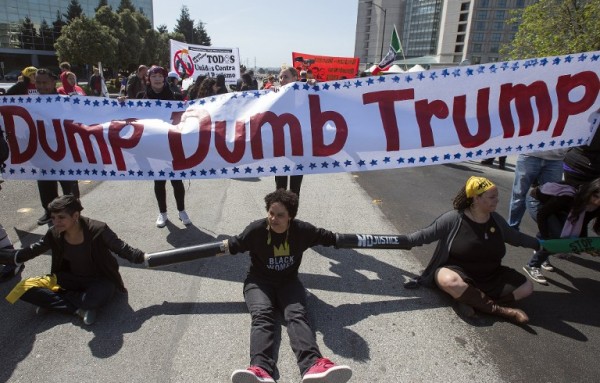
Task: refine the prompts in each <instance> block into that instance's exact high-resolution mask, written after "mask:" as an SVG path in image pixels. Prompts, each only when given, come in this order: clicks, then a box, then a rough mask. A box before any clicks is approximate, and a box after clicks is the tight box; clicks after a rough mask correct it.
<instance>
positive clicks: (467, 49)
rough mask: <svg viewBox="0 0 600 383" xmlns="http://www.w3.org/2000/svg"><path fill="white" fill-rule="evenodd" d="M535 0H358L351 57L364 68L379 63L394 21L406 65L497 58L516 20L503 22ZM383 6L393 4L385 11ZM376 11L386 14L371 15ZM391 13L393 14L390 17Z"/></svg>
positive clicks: (479, 61) (474, 61) (443, 64)
mask: <svg viewBox="0 0 600 383" xmlns="http://www.w3.org/2000/svg"><path fill="white" fill-rule="evenodd" d="M535 2H536V0H395V1H394V0H374V1H359V4H358V20H357V27H356V28H357V29H356V43H355V56H356V57H359V58H360V60H361V63H363V64H364V66H362V67H363V68H365V67H368V66H369V65H370V64H373V63H378V62H379V60H380V58H381V53H380V52H381V47H380V46H374V44H375V45H377V44H381V43H382V42H383V45H384V49H383V51H384V52H385V51H387V49H388V46H389V41H390V37H391V31H392V29H391V28H392V26H393V24H396V30H397V31H398V35H399V36H400V41H401V42H402V48H403V55H404V56H398V57H397V59H398V60H399V61H401V63H406V64H408V65H414V64H421V65H429V66H434V67H435V66H438V67H439V66H451V65H458V64H460V63H462V62H464V63H473V64H479V63H487V62H496V61H499V60H502V57H501V56H500V48H501V46H502V44H506V43H508V42H510V41H512V39H514V36H515V34H516V32H517V29H518V25H512V24H508V23H507V20H509V19H510V18H512V13H511V10H513V9H523V8H524V7H526V6H528V5H531V4H534V3H535ZM388 9H392V10H393V12H390V11H389V10H388ZM378 10H381V11H380V13H382V14H384V15H386V14H387V16H388V17H387V19H386V20H385V23H384V19H383V18H382V17H373V16H372V14H373V12H377V11H378ZM390 15H393V16H392V17H390Z"/></svg>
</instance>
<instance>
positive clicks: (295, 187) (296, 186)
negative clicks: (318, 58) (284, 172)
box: [271, 67, 315, 198]
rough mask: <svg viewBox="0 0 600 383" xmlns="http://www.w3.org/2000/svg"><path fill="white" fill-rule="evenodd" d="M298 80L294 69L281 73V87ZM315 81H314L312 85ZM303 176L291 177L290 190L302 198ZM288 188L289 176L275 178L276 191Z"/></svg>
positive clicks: (276, 89)
mask: <svg viewBox="0 0 600 383" xmlns="http://www.w3.org/2000/svg"><path fill="white" fill-rule="evenodd" d="M297 80H298V72H297V71H296V69H294V68H293V67H289V68H285V69H282V70H281V72H280V73H279V85H280V86H284V85H287V84H291V83H293V82H295V81H297ZM314 83H315V81H314V80H312V82H311V84H314ZM271 89H273V90H274V91H278V88H271ZM302 178H303V176H302V175H298V176H289V181H290V190H291V191H293V192H294V193H296V195H297V196H298V198H300V187H301V186H302ZM287 187H288V176H275V189H287Z"/></svg>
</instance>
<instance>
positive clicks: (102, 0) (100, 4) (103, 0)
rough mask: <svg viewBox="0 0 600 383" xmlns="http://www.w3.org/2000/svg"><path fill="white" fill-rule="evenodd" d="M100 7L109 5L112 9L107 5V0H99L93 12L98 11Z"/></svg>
mask: <svg viewBox="0 0 600 383" xmlns="http://www.w3.org/2000/svg"><path fill="white" fill-rule="evenodd" d="M102 7H109V8H111V9H112V7H111V6H110V5H108V0H100V1H99V2H98V6H97V7H96V8H94V12H98V10H99V9H100V8H102Z"/></svg>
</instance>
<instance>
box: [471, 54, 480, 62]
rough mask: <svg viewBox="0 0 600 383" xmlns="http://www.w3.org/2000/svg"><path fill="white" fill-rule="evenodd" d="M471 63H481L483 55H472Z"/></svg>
mask: <svg viewBox="0 0 600 383" xmlns="http://www.w3.org/2000/svg"><path fill="white" fill-rule="evenodd" d="M471 64H481V56H471Z"/></svg>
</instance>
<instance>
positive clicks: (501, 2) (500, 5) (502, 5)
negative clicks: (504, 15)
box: [496, 0, 506, 8]
mask: <svg viewBox="0 0 600 383" xmlns="http://www.w3.org/2000/svg"><path fill="white" fill-rule="evenodd" d="M496 6H497V7H498V8H506V0H498V3H497V4H496Z"/></svg>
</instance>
